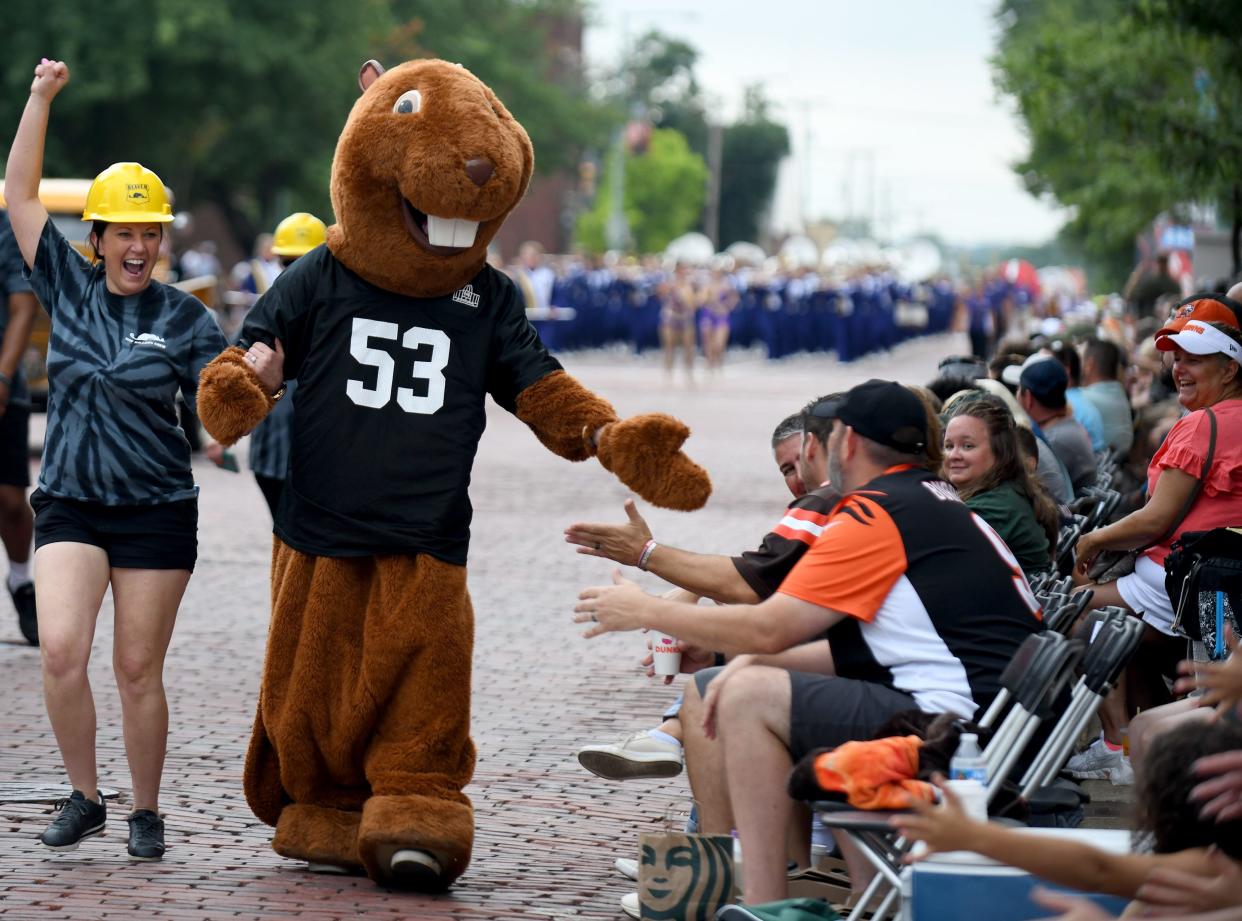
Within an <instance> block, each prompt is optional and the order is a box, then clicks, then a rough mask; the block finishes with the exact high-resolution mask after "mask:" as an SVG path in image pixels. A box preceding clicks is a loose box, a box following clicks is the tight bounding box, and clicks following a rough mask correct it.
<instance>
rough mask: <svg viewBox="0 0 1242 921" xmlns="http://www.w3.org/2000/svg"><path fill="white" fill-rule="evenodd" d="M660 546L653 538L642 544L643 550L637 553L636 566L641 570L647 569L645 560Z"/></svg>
mask: <svg viewBox="0 0 1242 921" xmlns="http://www.w3.org/2000/svg"><path fill="white" fill-rule="evenodd" d="M658 546H660V545H659V544H657V543H656V542H655V540H649V541H647V543H645V544H643V552H642V553H640V554H639V555H638V568H639V569H641V570H642V571H643V572H646V571H647V561H648V560H649V559H651V554H653V553H655V548H656V547H658Z"/></svg>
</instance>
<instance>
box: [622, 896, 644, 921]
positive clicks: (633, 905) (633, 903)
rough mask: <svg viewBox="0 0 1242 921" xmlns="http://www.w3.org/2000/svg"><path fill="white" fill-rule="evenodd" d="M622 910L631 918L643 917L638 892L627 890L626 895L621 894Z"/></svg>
mask: <svg viewBox="0 0 1242 921" xmlns="http://www.w3.org/2000/svg"><path fill="white" fill-rule="evenodd" d="M621 910H622V911H623V912H625V913H626V914H627V915H629V916H630V917H631V918H639V917H642V909H641V908H640V907H639V904H638V893H637V892H627V893H626V894H625V895H623V896H621Z"/></svg>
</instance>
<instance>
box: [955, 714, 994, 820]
mask: <svg viewBox="0 0 1242 921" xmlns="http://www.w3.org/2000/svg"><path fill="white" fill-rule="evenodd" d="M987 786H988V765H987V762H986V761H985V760H984V758H983V752H982V751H980V750H979V737H978V736H976V735H975V734H974V733H973V732H964V733H962V737H961V739H959V740H958V743H957V752H956V753H955V754H954V755H953V760H952V761H950V762H949V784H948V787H949V789H950V790H952V791H953V792H954V793H955V794H957V798H958V799H959V800H961V803H962V808H963V809H964V810H965V811H966V814H967V815H969V816H970V817H971V818H974V819H978V820H979V821H981V822H986V821H987V820H988V790H987Z"/></svg>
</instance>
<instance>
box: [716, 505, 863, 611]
mask: <svg viewBox="0 0 1242 921" xmlns="http://www.w3.org/2000/svg"><path fill="white" fill-rule="evenodd" d="M840 500H841V494H840V493H839V492H837V491H836V490H835V489H833V488H832V487H831V486H828V485H824V486H821V487H819V488H818V489H812V490H811V491H810V492H808V493H806V494H805V495H803V496H800V497H799V498H797V499H794V501H793V502H790V503H789V507H788V508H787V509H786V510H785V514H784V516H783V517H782V518H781V520H780V521H779V522H777V524H776V527H774V528H773V529H772V530H771V531H769V532H768V533H767V534H766V535H765V536H764V538H763V543H761V544H760V545H759V549H758V550H747V551H746V552H745V553H743V554H742V555H741V556H735V557H734V558H733V565H734V566H735V567H737V571H738V573H739V574H741V576H742V578H743V579H745V580H746V584H747V585H749V586H750V587H751V588H753V589H754V590H755V594H756V595H758V596H759V598H760V599H761V600H762V599H764V598H767V597H769V596H770V595H773V594H775V593H776V590H777V589H778V588H780V586H781V582H783V581H784V579H785V577H786V576H787V575H789V572H790V570H792V569H793V568H794V564H796V563H797V562H798V560H800V559H802V555H803V554H804V553H806V551H807V549H808V548H809V547H810V546H811V544H813V543H815V541H816V539H817V538H818V537H819V535H820V534H821V533H822V532H823V530H824V526H825V525H827V524H828V515H829V514H830V513H831V512H832V509H833V507H834V506H835V505H836V504H837V503H838V502H839V501H840Z"/></svg>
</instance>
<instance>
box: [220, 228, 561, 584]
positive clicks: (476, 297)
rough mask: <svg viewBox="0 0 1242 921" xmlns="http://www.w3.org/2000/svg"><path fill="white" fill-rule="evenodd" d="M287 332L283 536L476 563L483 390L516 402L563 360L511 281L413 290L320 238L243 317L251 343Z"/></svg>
mask: <svg viewBox="0 0 1242 921" xmlns="http://www.w3.org/2000/svg"><path fill="white" fill-rule="evenodd" d="M276 339H279V340H280V341H281V343H282V345H283V347H284V350H285V367H284V371H285V377H286V378H287V379H290V380H293V379H296V380H297V382H298V387H297V392H296V394H295V395H294V398H293V410H294V411H293V446H292V454H291V458H290V473H289V479H288V482H287V484H286V488H285V490H284V494H283V496H282V499H281V504H280V508H279V509H278V511H277V514H276V523H275V531H276V534H277V536H278V537H280V539H281V540H283V541H284V542H285V543H287V544H288V545H289V546H291V547H293V548H294V549H295V550H300V551H302V552H303V553H310V554H315V555H318V556H338V557H339V556H366V555H371V554H376V553H429V554H432V555H433V556H436V557H438V558H439V559H442V560H444V561H446V562H449V563H457V564H465V562H466V550H467V546H468V544H469V539H470V517H471V507H470V499H469V497H468V496H467V493H466V491H467V488H468V486H469V485H470V469H471V467H472V465H473V464H474V455H475V449H476V446H477V445H478V443H479V438H480V437H481V436H482V434H483V429H484V427H485V425H486V421H487V420H486V414H485V410H484V404H483V398H484V395H485V394H491V396H492V398H493V399H494V400H495V401H496V402H497V403H498V404H499V405H501V406H503V407H504V408H505V409H507V410H509V411H510V412H512V411H513V410H514V407H515V402H516V400H517V395H518V394H519V393H521V392H522V391H523V390H525V389H526V388H527V387H529V386H530V385H531V384H533V383H535V382H536V381H538V380H539V379H541V378H542V377H544V376H546V375H548V374H550V373H552V372H553V371H557V370H560V368H561V366H560V363H559V362H558V361H557V360H556V359H555V358H553V357H552V356H551V355H549V354H548V352H547V350H546V349H545V348H544V347H543V343H542V342H541V341H540V340H539V335H538V333H536V332H535V329H534V327H533V326H531V324H530V322H529V321H528V320H527V319H526V311H525V307H524V305H523V302H522V298H521V295H520V294H519V292H518V290H517V288H516V286H515V285H514V284H513V282H512V281H510V280H509V278H508V277H507V276H505V275H504V274H503V273H501V272H498V271H496V270H495V269H493V268H491V267H490V266H485V267H484V268H483V270H482V271H481V272H479V274H478V275H476V276H475V277H474V279H473V280H472V281H471V282H470V284H468V285H466V286H465V287H463V288H462V289H461V290H459V291H456V292H454V293H453V294H451V295H446V296H444V297H435V298H411V297H405V296H403V295H400V294H394V293H392V292H390V291H385V290H383V289H382V288H377V287H376V286H375V285H372V284H370V283H369V282H367V281H365V280H364V279H363V278H361V277H360V276H358V275H356V274H355V273H354V272H352V271H350V270H349V269H348V268H346V267H345V265H344V264H342V263H341V262H340V261H339V260H337V259H336V257H335V256H333V255H332V253H331V251H330V250H329V249H328V248H327V247H326V246H320V247H317V248H316V249H314V250H312V251H311V252H309V253H307V254H306V255H305V256H303V257H302V258H300V259H299V260H298V261H297V262H295V263H294V264H293V265H292V266H290V267H289V269H288V270H287V271H285V272H284V273H283V274H281V276H280V277H279V278H278V279H277V280H276V282H275V284H274V285H273V286H272V288H271V289H270V290H269V291H268V292H267V293H266V294H264V295H263V297H261V298H260V299H259V301H258V303H256V304H255V307H254V309H253V310H251V312H250V313H249V315H248V316H247V317H246V322H245V326H244V328H243V330H242V335H241V340H240V344H241V346H242V348H247V347H249V345H250V344H251V343H252V342H256V341H258V342H265V343H267V344H268V345H272V346H274V344H275V340H276ZM345 433H348V435H345Z"/></svg>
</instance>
